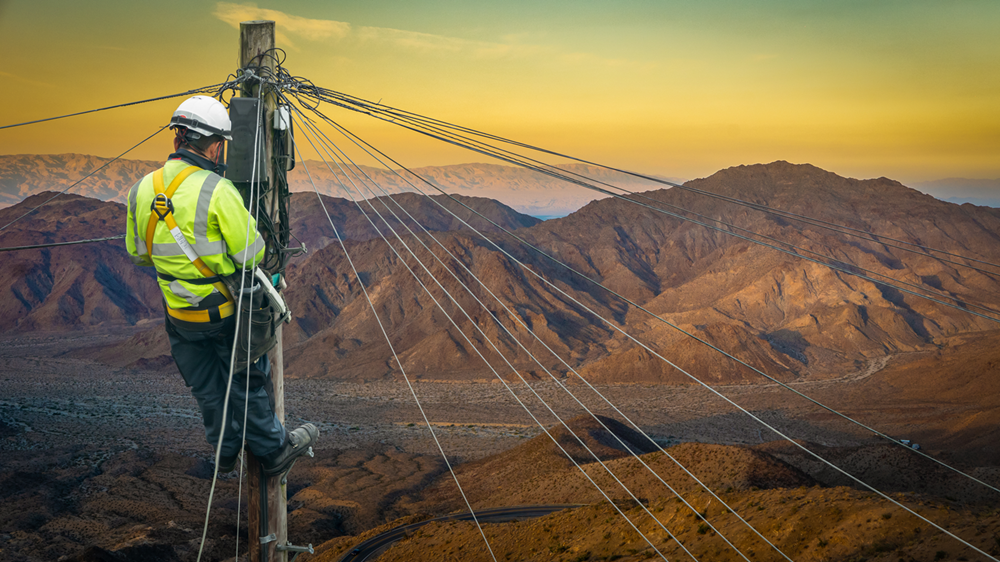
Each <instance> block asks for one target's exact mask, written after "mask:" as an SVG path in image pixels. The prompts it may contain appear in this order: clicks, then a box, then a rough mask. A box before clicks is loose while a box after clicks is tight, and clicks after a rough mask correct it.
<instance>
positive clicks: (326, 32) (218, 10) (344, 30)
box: [213, 2, 351, 47]
mask: <svg viewBox="0 0 1000 562" xmlns="http://www.w3.org/2000/svg"><path fill="white" fill-rule="evenodd" d="M213 15H214V16H215V17H217V18H219V19H220V20H222V21H224V22H226V23H228V24H229V25H231V26H233V27H235V28H236V29H239V27H240V22H243V21H253V20H273V21H274V22H275V23H276V24H277V31H276V33H275V35H276V39H277V40H278V41H279V42H280V43H281V44H282V45H286V46H290V47H294V46H295V44H294V43H293V42H292V41H291V40H289V37H288V36H287V35H286V34H285V32H286V31H287V32H288V33H291V34H294V35H297V36H300V37H302V38H303V39H307V40H310V41H322V40H325V39H343V38H344V37H346V36H347V35H348V34H349V33H350V32H351V24H349V23H347V22H342V21H334V20H319V19H311V18H303V17H300V16H293V15H290V14H286V13H284V12H280V11H278V10H269V9H267V8H258V7H257V5H256V4H234V3H231V2H219V3H218V4H216V5H215V11H214V12H213Z"/></svg>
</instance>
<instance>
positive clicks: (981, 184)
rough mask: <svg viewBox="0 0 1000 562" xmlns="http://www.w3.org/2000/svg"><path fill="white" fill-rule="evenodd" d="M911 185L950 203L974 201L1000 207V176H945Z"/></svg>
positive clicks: (981, 204) (987, 205) (974, 202)
mask: <svg viewBox="0 0 1000 562" xmlns="http://www.w3.org/2000/svg"><path fill="white" fill-rule="evenodd" d="M911 187H913V188H914V189H918V190H920V191H923V192H924V193H927V194H929V195H933V196H934V197H937V198H938V199H940V200H942V201H947V202H949V203H958V204H962V203H972V204H973V205H980V206H983V207H1000V178H997V179H985V180H983V179H979V180H976V179H968V178H945V179H941V180H934V181H922V182H914V183H911Z"/></svg>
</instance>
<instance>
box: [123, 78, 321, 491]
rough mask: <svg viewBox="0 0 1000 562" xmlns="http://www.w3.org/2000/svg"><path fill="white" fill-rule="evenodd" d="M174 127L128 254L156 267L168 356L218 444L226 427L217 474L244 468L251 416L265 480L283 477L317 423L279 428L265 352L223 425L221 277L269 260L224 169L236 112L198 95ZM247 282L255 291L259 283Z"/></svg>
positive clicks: (230, 312) (243, 374)
mask: <svg viewBox="0 0 1000 562" xmlns="http://www.w3.org/2000/svg"><path fill="white" fill-rule="evenodd" d="M170 128H171V129H172V130H173V131H174V134H175V136H174V151H175V152H174V153H173V154H171V155H170V157H169V159H168V160H167V162H166V164H165V165H164V166H163V168H161V169H159V170H157V171H155V172H153V173H151V174H148V175H147V176H146V177H144V178H143V179H142V180H140V181H139V183H137V184H135V185H134V186H132V189H131V190H130V191H129V197H128V221H127V226H126V228H127V231H126V234H125V240H126V243H127V247H128V253H129V255H130V256H131V258H132V261H133V263H135V264H136V265H144V266H154V267H155V268H156V276H157V278H158V282H159V285H160V290H161V291H162V292H163V299H164V306H165V308H166V329H167V335H168V336H169V337H170V351H171V354H172V355H173V357H174V361H175V362H176V363H177V368H178V370H180V372H181V376H182V377H184V382H185V383H186V384H187V386H188V387H189V388H191V393H192V394H194V397H195V399H196V400H197V401H198V406H199V407H200V408H201V414H202V418H203V419H204V423H205V437H206V438H207V439H208V442H209V443H210V444H211V445H212V446H213V447H215V446H216V445H217V444H218V443H219V433H220V432H221V431H222V428H223V427H225V432H224V436H223V441H222V445H221V448H220V452H221V454H220V457H219V458H220V460H219V466H218V470H219V472H220V473H226V472H230V471H232V470H234V469H235V467H236V462H237V459H238V456H239V453H240V451H241V450H242V448H243V442H242V439H243V419H244V414H245V415H246V442H247V446H248V447H249V449H250V451H251V452H253V454H254V456H256V457H257V459H259V460H260V463H261V465H262V467H263V469H264V474H265V475H267V476H273V475H275V474H280V473H282V472H284V471H286V470H288V468H289V467H291V465H292V463H293V462H294V461H295V459H297V458H298V457H299V456H300V455H302V454H303V453H305V452H306V451H307V449H309V447H310V446H312V444H313V443H314V442H315V441H316V438H317V437H318V435H319V432H318V430H317V429H316V426H314V425H313V424H305V425H303V426H301V427H299V428H297V429H295V430H294V431H286V430H285V428H284V427H283V426H282V424H281V422H280V421H278V417H277V416H276V415H275V413H274V404H273V398H272V397H271V395H270V392H271V387H272V385H271V380H270V370H271V365H270V363H269V362H268V358H267V355H266V354H265V355H264V356H262V357H261V358H260V359H258V360H257V361H256V362H255V363H253V364H251V365H250V366H249V367H248V368H246V369H242V370H240V371H239V372H235V373H234V374H233V378H232V387H231V389H230V394H229V408H228V411H227V415H226V418H227V419H225V420H223V419H222V412H223V406H224V402H225V397H226V385H227V383H228V382H229V371H230V357H231V352H232V349H233V338H234V336H235V333H236V316H235V310H236V304H235V302H234V299H233V297H232V295H231V294H230V292H229V290H228V289H227V288H226V285H225V284H224V283H222V282H221V277H222V276H227V275H231V274H233V273H234V272H236V271H237V270H238V269H239V270H242V271H245V272H252V271H253V269H254V267H255V266H256V265H257V264H258V263H259V262H260V261H261V259H263V257H264V240H263V238H261V236H260V234H259V233H258V232H257V225H256V222H255V221H254V219H253V217H251V216H250V214H249V212H248V211H247V209H246V208H245V207H244V206H243V199H242V197H241V196H240V194H239V192H238V191H237V190H236V187H235V186H233V183H232V182H231V181H229V180H227V179H224V178H222V177H221V176H220V174H222V173H223V172H224V171H225V168H226V166H225V164H222V161H223V155H224V151H223V149H224V146H225V141H226V140H232V136H231V128H232V125H231V122H230V120H229V114H228V113H227V111H226V108H225V106H223V105H222V104H221V103H220V102H219V101H217V100H215V99H214V98H211V97H207V96H194V97H192V98H189V99H187V100H185V101H184V102H183V103H182V104H181V105H180V106H179V107H178V108H177V111H175V112H174V114H173V117H172V118H171V119H170ZM246 278H247V279H250V280H251V281H249V282H248V283H247V289H248V290H249V289H250V287H251V286H252V283H253V281H252V279H253V278H252V276H251V275H246ZM248 378H249V393H247V379H248ZM244 404H246V411H245V412H244Z"/></svg>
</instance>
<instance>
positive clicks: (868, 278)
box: [397, 123, 1000, 324]
mask: <svg viewBox="0 0 1000 562" xmlns="http://www.w3.org/2000/svg"><path fill="white" fill-rule="evenodd" d="M397 124H398V123H397ZM400 126H401V127H404V128H406V129H410V130H412V131H414V132H418V133H420V134H423V135H426V136H429V137H431V138H435V139H437V140H440V141H443V142H446V143H449V144H453V145H456V146H460V147H462V148H466V149H468V150H472V151H473V152H477V153H480V154H483V155H485V156H491V157H493V158H497V159H500V160H503V161H505V162H509V163H511V164H515V165H518V166H522V165H523V164H521V163H519V162H518V161H517V160H515V159H511V158H509V157H504V156H501V155H497V154H493V153H489V152H487V151H484V150H482V149H478V148H475V147H472V146H468V145H464V144H461V143H459V142H456V141H454V140H450V139H448V138H445V137H442V136H439V135H437V134H434V133H431V132H427V131H421V130H418V129H414V128H411V127H408V126H406V125H400ZM533 169H535V170H536V171H539V172H541V173H543V174H545V175H549V176H552V177H555V178H557V179H561V180H564V181H567V182H570V183H574V184H577V185H580V186H583V187H585V188H587V189H590V190H592V191H597V192H598V193H602V194H604V195H610V196H611V197H614V198H616V199H621V200H624V201H628V202H631V203H633V204H636V205H639V206H640V207H645V208H647V209H650V210H652V211H655V212H658V213H661V214H665V215H668V216H671V217H674V218H677V219H680V220H682V221H687V222H691V223H694V224H697V225H700V226H703V227H705V228H709V229H711V230H715V231H718V232H721V233H724V234H728V235H730V236H735V237H736V238H740V239H742V240H745V241H748V242H751V243H754V244H758V245H761V246H765V247H768V248H771V249H774V250H777V251H779V252H782V253H785V254H788V255H791V256H795V257H798V258H800V259H804V260H806V261H810V262H813V263H816V264H818V265H822V266H824V267H827V268H830V269H833V270H835V271H839V272H841V273H844V274H847V275H852V276H855V277H858V278H859V279H864V280H865V281H869V282H871V283H875V284H878V285H883V286H886V287H889V288H891V289H894V290H896V291H900V292H903V293H907V294H910V295H913V296H916V297H918V298H923V299H926V300H929V301H932V302H935V303H937V304H940V305H943V306H947V307H949V308H954V309H955V310H961V311H963V312H966V313H968V314H972V315H974V316H978V317H980V318H983V319H985V320H989V321H992V322H996V323H998V324H1000V318H997V317H993V316H989V315H987V314H982V313H979V312H975V311H973V310H970V309H969V308H968V307H966V306H961V305H958V304H952V303H948V302H945V301H943V300H941V299H939V298H935V297H931V296H927V295H925V294H922V293H919V292H916V291H913V290H911V289H906V288H902V287H898V286H896V285H893V284H892V283H889V282H886V281H881V280H879V279H875V278H874V277H871V276H869V275H864V274H861V273H857V272H854V271H850V270H849V269H847V268H844V267H839V266H837V265H834V264H831V263H826V262H823V261H821V260H818V259H815V258H810V257H808V256H804V255H802V254H799V253H797V252H794V251H791V250H788V249H785V248H780V247H778V246H775V245H773V244H769V243H766V242H762V241H760V240H756V239H754V238H750V237H748V236H745V235H742V234H738V233H736V232H732V231H729V230H725V229H722V228H719V227H717V226H713V225H710V224H707V223H704V222H702V221H698V220H695V219H692V218H689V217H685V216H682V215H678V214H676V213H673V212H670V211H667V210H664V209H660V208H659V207H655V206H653V205H649V204H646V203H642V202H640V201H636V200H634V199H630V198H628V197H625V196H623V195H619V194H617V193H614V192H611V191H608V190H606V189H603V188H600V187H597V186H596V185H592V184H590V183H588V182H584V181H582V180H576V179H572V178H568V177H566V176H561V175H560V174H557V173H554V172H551V171H549V170H544V169H538V168H533ZM619 189H620V188H619ZM947 298H953V299H954V300H956V301H957V302H964V301H962V300H961V299H958V298H955V297H950V296H949V297H947Z"/></svg>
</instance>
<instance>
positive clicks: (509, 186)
mask: <svg viewBox="0 0 1000 562" xmlns="http://www.w3.org/2000/svg"><path fill="white" fill-rule="evenodd" d="M109 160H111V159H110V158H101V157H98V156H88V155H84V154H48V155H28V154H19V155H6V156H0V207H2V206H7V205H12V204H15V203H18V202H20V201H22V200H23V199H24V198H25V197H28V196H29V195H31V194H34V193H39V192H40V191H61V190H63V189H64V188H66V187H68V186H70V185H72V184H73V183H75V182H76V181H78V180H79V179H81V178H83V177H84V176H86V175H87V174H89V173H91V172H93V171H94V170H96V169H98V168H100V167H101V166H102V165H104V164H106V163H107V162H108V161H109ZM162 165H163V163H162V162H157V161H152V160H126V159H120V160H117V161H115V162H114V163H112V164H111V165H109V166H108V167H107V168H105V169H103V170H101V171H100V172H98V173H97V174H95V175H94V177H91V178H88V179H87V180H85V181H83V182H82V183H81V184H80V185H78V186H76V187H74V188H73V191H72V192H73V193H76V194H78V195H85V196H87V197H93V198H95V199H100V200H102V201H117V202H119V203H124V202H125V199H126V198H127V196H128V190H129V188H130V187H132V185H133V184H135V182H137V181H139V180H140V179H141V178H142V177H143V176H144V175H146V174H148V173H149V172H152V171H153V170H155V169H157V168H159V167H160V166H162ZM562 168H563V169H565V170H567V171H569V172H573V173H579V174H585V175H587V176H589V177H591V178H594V179H596V180H598V181H603V182H606V183H611V184H613V185H616V186H619V187H622V188H624V189H628V190H630V191H645V190H649V189H655V188H658V187H662V186H661V185H660V184H657V183H655V182H650V181H647V180H641V179H637V178H633V177H631V176H627V175H625V174H621V173H618V172H609V171H607V170H604V169H602V168H596V167H593V166H585V165H582V164H569V165H565V166H562ZM307 169H308V171H309V173H308V174H307V173H306V170H307ZM362 169H363V170H364V171H365V174H367V175H368V176H369V177H370V178H371V179H372V180H374V181H375V182H377V184H378V186H380V187H381V188H382V189H384V190H386V191H387V192H389V193H398V192H402V191H416V189H414V187H413V185H415V186H416V187H417V188H419V189H420V190H424V191H427V192H429V194H431V195H435V194H438V192H437V191H435V190H434V188H433V187H431V186H428V185H427V184H426V183H423V182H422V181H420V180H418V179H417V178H415V177H414V176H413V175H412V174H409V173H406V172H405V171H399V173H396V172H390V171H387V170H385V169H381V168H370V167H367V166H362ZM413 171H414V172H416V173H418V174H420V176H421V177H423V178H424V179H426V180H428V181H430V182H431V183H433V184H434V185H435V186H437V187H440V188H441V189H444V190H446V191H448V192H449V193H457V194H461V195H468V196H473V197H487V198H490V199H496V200H497V201H501V202H503V203H505V204H507V205H509V206H511V207H512V208H514V209H516V210H518V211H519V212H521V213H525V214H529V215H532V216H536V217H541V218H551V217H558V216H565V215H568V214H569V213H571V212H573V211H575V210H577V209H579V208H580V207H582V206H584V205H585V204H587V203H588V202H590V201H592V200H594V199H599V198H603V197H606V196H605V195H602V194H600V193H598V192H596V191H593V190H589V189H586V188H584V187H581V186H579V185H575V184H570V183H567V182H564V181H562V180H559V179H556V178H553V177H551V176H547V175H544V174H541V173H539V172H535V171H532V170H527V169H524V168H516V167H512V166H500V165H496V164H460V165H454V166H437V167H429V168H414V169H413ZM310 174H311V175H312V179H313V181H315V183H316V187H317V189H318V190H319V191H320V193H322V194H324V195H333V196H337V197H343V198H345V199H347V198H350V197H351V195H352V194H353V195H354V197H358V196H359V195H358V193H357V191H355V189H361V190H363V193H362V196H363V197H371V196H372V194H371V193H369V192H367V191H364V190H366V189H367V188H366V187H365V186H364V184H363V183H362V182H361V181H360V180H359V179H358V178H355V177H354V176H350V177H346V176H344V174H343V173H342V172H340V171H339V169H338V168H337V167H336V166H332V167H328V166H327V165H326V164H324V163H322V162H318V161H313V160H309V161H306V162H304V163H302V162H299V163H298V164H297V165H296V168H295V169H294V170H293V171H291V172H290V173H289V177H288V181H289V186H290V189H291V191H293V192H299V191H308V192H312V191H313V187H312V184H311V183H310V181H309V175H310ZM661 179H668V180H670V181H674V182H680V181H683V180H680V179H679V178H661ZM352 182H353V183H352ZM411 184H412V185H411ZM343 185H346V186H348V188H349V189H345V188H344V187H343ZM355 185H357V186H358V187H357V188H355V187H354V186H355ZM372 189H377V188H372ZM349 190H350V191H349ZM375 195H383V193H381V192H377V193H375Z"/></svg>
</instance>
